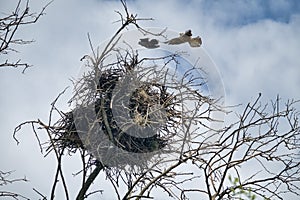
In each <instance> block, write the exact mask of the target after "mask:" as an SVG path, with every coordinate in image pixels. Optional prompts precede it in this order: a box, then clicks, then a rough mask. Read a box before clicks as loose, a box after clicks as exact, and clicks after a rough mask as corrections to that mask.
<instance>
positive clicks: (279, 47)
mask: <svg viewBox="0 0 300 200" xmlns="http://www.w3.org/2000/svg"><path fill="white" fill-rule="evenodd" d="M16 3H17V0H13V1H11V0H4V1H3V0H2V1H1V2H0V13H2V12H8V11H9V10H12V9H13V8H14V6H15V5H16ZM46 3H47V1H45V0H43V1H30V5H31V10H32V11H36V12H38V11H39V10H40V9H41V8H42V6H43V5H45V4H46ZM128 6H129V11H131V12H132V13H134V14H135V13H137V14H138V16H140V17H153V18H154V19H155V20H154V21H146V22H142V23H141V25H143V26H145V27H147V26H148V27H160V28H164V27H168V28H169V29H170V30H173V31H178V32H184V31H185V30H187V29H192V31H193V34H194V35H195V36H196V35H199V36H201V38H202V41H203V45H202V47H201V48H203V49H204V50H205V51H206V52H208V54H209V55H210V57H211V59H212V60H213V61H214V63H215V64H216V66H217V68H218V71H219V73H220V75H221V77H222V80H223V83H224V87H225V93H226V103H227V104H228V105H235V104H239V103H242V104H243V105H246V104H247V103H248V102H249V101H252V100H254V99H255V98H256V97H257V96H258V93H259V92H261V93H262V94H263V98H262V100H263V101H264V102H265V103H267V102H268V101H269V100H271V99H274V98H275V97H276V95H277V94H279V95H280V96H281V97H282V99H283V100H287V99H289V98H294V99H300V93H299V91H300V76H299V75H300V59H299V52H300V39H299V35H300V1H297V0H295V1H284V0H273V1H271V0H270V1H263V0H254V1H246V0H245V1H210V0H194V1H181V0H163V1H159V0H154V1H148V0H140V1H128ZM114 10H120V11H122V7H121V4H120V3H119V2H118V1H107V0H106V1H101V0H89V1H83V0H65V1H58V0H55V1H54V2H53V3H52V4H51V5H50V6H49V8H48V9H47V10H46V13H47V14H46V15H44V16H43V17H42V18H41V19H40V21H39V22H38V23H37V24H35V25H31V26H26V27H23V28H22V29H20V32H19V33H18V35H17V36H20V37H24V38H25V39H29V40H30V39H34V40H35V41H36V42H35V43H33V44H30V45H26V46H22V47H17V48H18V50H19V51H20V53H14V54H11V55H9V58H11V59H15V60H16V59H19V58H21V59H22V60H23V61H24V62H29V63H30V64H32V65H34V66H33V67H32V68H30V69H28V70H27V71H26V73H25V74H21V70H19V69H11V68H7V69H0V91H1V99H0V110H1V112H0V122H1V123H0V127H1V134H2V135H1V141H0V146H1V148H2V149H1V151H0V152H1V153H0V156H1V157H2V158H3V160H5V162H1V164H0V170H2V171H7V170H11V169H13V170H16V173H15V175H16V176H19V177H20V176H21V177H23V176H24V175H26V177H27V178H28V179H30V182H29V183H28V184H17V185H15V186H13V189H17V190H19V191H21V192H23V193H24V194H28V195H29V196H30V197H32V198H33V199H35V198H36V195H35V193H34V192H32V187H38V188H39V189H40V191H41V192H43V193H45V194H49V184H50V183H51V182H52V179H51V180H50V181H49V182H47V180H48V179H49V174H51V175H52V174H53V173H50V172H53V171H54V169H55V166H53V161H54V158H53V157H47V158H44V157H43V156H42V155H41V154H40V153H39V147H38V145H37V142H36V141H35V137H34V134H33V133H32V131H31V130H30V127H26V128H24V129H23V131H21V132H20V133H19V134H20V135H19V139H20V141H21V144H20V145H19V146H17V145H16V143H15V142H14V141H13V139H12V132H13V129H14V127H15V126H16V125H18V124H19V123H20V122H23V121H25V120H32V119H37V118H39V119H41V120H43V121H47V118H48V111H49V109H50V103H51V102H52V101H53V100H54V99H55V98H56V96H57V95H58V93H59V92H61V91H62V90H63V89H64V88H65V87H67V86H71V82H70V80H69V79H70V78H72V77H76V76H77V75H78V73H79V71H80V67H81V65H82V63H81V62H80V58H81V57H82V56H83V55H85V54H89V53H90V48H89V44H88V40H87V33H90V35H91V38H92V41H93V42H94V43H95V45H97V44H100V43H101V42H103V41H104V40H106V39H108V38H109V37H110V36H111V35H112V34H113V33H114V32H115V31H116V29H117V28H118V27H119V24H118V23H113V22H114V21H117V20H118V19H119V16H118V14H116V13H115V12H114ZM6 58H7V57H2V56H1V57H0V61H2V60H5V59H6ZM71 92H72V91H71V89H69V90H68V91H67V92H66V94H65V95H64V96H63V97H62V98H61V100H60V101H59V102H58V104H57V106H59V107H60V108H61V109H62V110H68V109H69V108H68V104H67V103H66V102H67V101H68V100H69V98H70V96H71ZM299 108H300V106H299ZM239 109H241V108H237V111H238V110H239ZM228 120H229V121H230V119H228ZM45 138H46V137H45ZM77 159H78V158H72V159H68V160H67V162H66V164H65V167H66V169H68V170H69V171H71V172H76V170H79V169H80V167H78V166H76V165H74V163H76V161H77ZM68 178H70V180H72V178H73V177H72V176H71V175H70V176H69V177H68ZM29 191H30V192H29ZM74 191H76V188H75V189H74ZM105 195H107V194H106V193H104V197H103V198H104V199H107V197H108V196H105Z"/></svg>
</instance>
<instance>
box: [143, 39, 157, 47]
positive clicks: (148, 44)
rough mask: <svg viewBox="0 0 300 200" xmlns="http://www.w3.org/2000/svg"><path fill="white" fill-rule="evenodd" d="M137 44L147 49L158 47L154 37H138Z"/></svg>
mask: <svg viewBox="0 0 300 200" xmlns="http://www.w3.org/2000/svg"><path fill="white" fill-rule="evenodd" d="M139 45H141V46H143V47H146V48H147V49H155V48H158V47H159V45H158V40H156V39H152V40H149V38H142V39H140V41H139Z"/></svg>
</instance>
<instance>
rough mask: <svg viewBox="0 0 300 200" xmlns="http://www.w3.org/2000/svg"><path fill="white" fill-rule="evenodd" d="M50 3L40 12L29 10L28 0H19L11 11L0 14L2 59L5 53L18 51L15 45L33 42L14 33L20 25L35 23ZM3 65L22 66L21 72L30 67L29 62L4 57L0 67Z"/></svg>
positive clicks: (0, 52)
mask: <svg viewBox="0 0 300 200" xmlns="http://www.w3.org/2000/svg"><path fill="white" fill-rule="evenodd" d="M50 3H51V2H50ZM50 3H48V4H47V5H46V6H44V7H43V8H42V10H41V11H40V12H38V13H33V12H30V11H29V8H30V6H29V1H28V0H27V1H26V2H25V3H24V2H23V1H22V0H19V1H18V3H17V5H16V8H15V9H14V10H13V11H12V12H11V13H9V14H4V15H3V16H0V56H1V57H2V58H3V60H5V55H7V54H10V53H12V52H18V50H17V48H16V46H18V45H26V44H30V43H32V42H34V41H33V40H25V39H23V38H16V33H17V32H19V29H20V27H22V26H26V25H29V24H35V23H36V22H37V21H38V20H39V18H40V17H41V16H42V15H44V14H45V13H44V11H45V9H46V8H47V6H48V5H49V4H50ZM2 12H3V11H2ZM4 67H15V68H18V67H19V68H23V71H22V72H23V73H24V72H25V70H26V69H27V68H28V67H30V64H28V63H23V62H21V60H17V61H10V60H8V59H6V60H5V61H3V62H2V63H0V68H4Z"/></svg>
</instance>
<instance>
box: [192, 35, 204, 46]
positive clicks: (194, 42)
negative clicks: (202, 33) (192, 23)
mask: <svg viewBox="0 0 300 200" xmlns="http://www.w3.org/2000/svg"><path fill="white" fill-rule="evenodd" d="M189 44H190V46H191V47H200V46H201V44H202V40H201V38H200V37H199V36H198V37H195V38H191V39H190V40H189Z"/></svg>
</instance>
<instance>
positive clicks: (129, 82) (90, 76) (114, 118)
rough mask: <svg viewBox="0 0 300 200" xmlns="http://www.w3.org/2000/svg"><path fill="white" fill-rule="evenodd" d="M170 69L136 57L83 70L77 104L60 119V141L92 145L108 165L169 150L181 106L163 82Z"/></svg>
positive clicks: (73, 147)
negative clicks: (146, 65)
mask: <svg viewBox="0 0 300 200" xmlns="http://www.w3.org/2000/svg"><path fill="white" fill-rule="evenodd" d="M147 73H148V75H146V74H147ZM165 73H166V72H164V71H155V70H153V67H150V68H143V67H142V66H141V65H139V64H138V61H137V57H136V58H135V59H131V60H130V63H128V62H127V61H126V62H118V63H117V64H116V65H113V66H109V67H103V68H102V69H101V70H92V72H89V73H87V74H84V75H83V76H82V78H81V79H80V80H77V81H76V84H75V95H74V97H73V98H72V100H71V101H72V102H73V103H74V105H75V106H74V109H73V110H72V111H71V112H68V113H65V114H64V115H63V116H62V118H61V119H60V120H59V121H58V122H57V123H56V125H55V127H56V130H55V131H54V134H55V143H56V147H60V148H61V147H64V148H68V149H69V150H70V151H76V150H77V149H79V148H80V149H84V150H87V151H88V152H89V153H90V154H91V155H92V156H93V157H95V158H96V159H97V160H98V161H100V162H102V163H103V164H104V165H108V166H116V165H117V166H119V165H124V164H131V165H141V163H143V164H145V163H147V161H148V160H149V159H151V158H152V157H153V156H154V155H157V154H159V153H160V152H162V151H166V150H168V149H169V150H170V148H168V147H169V142H170V140H171V138H172V137H173V136H174V135H175V134H176V130H175V129H174V127H176V126H177V125H176V124H177V123H178V121H179V118H180V112H179V110H178V109H177V106H176V105H177V103H176V97H175V96H174V95H172V94H171V92H170V88H168V87H167V86H166V85H165V84H162V83H161V82H162V81H161V80H162V78H163V77H165V78H166V74H165ZM145 77H146V78H145ZM157 80H160V82H159V81H157ZM57 127H59V128H57ZM143 161H144V162H143Z"/></svg>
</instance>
